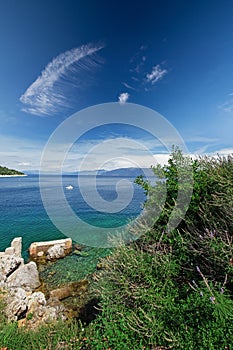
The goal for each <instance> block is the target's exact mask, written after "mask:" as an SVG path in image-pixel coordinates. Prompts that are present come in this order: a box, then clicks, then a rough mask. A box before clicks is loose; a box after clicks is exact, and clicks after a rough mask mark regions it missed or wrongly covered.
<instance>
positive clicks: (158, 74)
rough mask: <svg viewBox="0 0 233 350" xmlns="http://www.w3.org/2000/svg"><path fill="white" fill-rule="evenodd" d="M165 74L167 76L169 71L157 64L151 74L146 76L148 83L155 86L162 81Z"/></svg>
mask: <svg viewBox="0 0 233 350" xmlns="http://www.w3.org/2000/svg"><path fill="white" fill-rule="evenodd" d="M165 74H167V70H166V69H162V68H161V66H160V65H159V64H157V65H156V66H154V67H153V68H152V71H151V73H147V74H146V81H147V82H151V84H152V85H154V84H155V83H157V81H159V80H161V79H162V78H163V77H164V75H165Z"/></svg>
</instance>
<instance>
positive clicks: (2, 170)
mask: <svg viewBox="0 0 233 350" xmlns="http://www.w3.org/2000/svg"><path fill="white" fill-rule="evenodd" d="M0 175H4V176H6V175H25V174H24V173H22V172H21V171H18V170H14V169H8V168H7V167H5V166H0Z"/></svg>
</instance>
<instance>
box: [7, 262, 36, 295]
mask: <svg viewBox="0 0 233 350" xmlns="http://www.w3.org/2000/svg"><path fill="white" fill-rule="evenodd" d="M7 286H8V287H13V288H16V287H22V288H25V289H26V290H35V289H36V288H38V287H39V286H40V280H39V272H38V270H37V266H36V263H35V262H34V261H30V262H29V263H28V264H26V265H23V266H20V267H19V268H18V269H17V270H16V271H14V272H13V273H12V274H11V275H10V276H9V277H8V279H7Z"/></svg>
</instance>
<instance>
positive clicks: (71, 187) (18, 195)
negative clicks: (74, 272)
mask: <svg viewBox="0 0 233 350" xmlns="http://www.w3.org/2000/svg"><path fill="white" fill-rule="evenodd" d="M122 179H123V178H121V177H117V176H116V177H115V176H114V177H113V176H109V177H108V176H100V177H99V178H98V181H96V186H97V191H98V193H99V195H100V196H101V197H102V198H103V200H104V201H107V202H109V203H110V205H111V201H114V200H115V199H116V198H117V184H118V183H119V181H120V180H122ZM57 180H58V179H57V176H53V175H44V176H43V189H44V190H46V189H47V191H48V193H49V191H50V190H51V189H53V192H54V187H55V188H56V186H57V183H58V182H57ZM124 180H125V178H124ZM127 180H128V181H129V183H130V184H131V186H132V188H133V196H132V200H131V201H130V203H129V204H128V205H127V206H126V207H125V208H123V209H121V210H120V211H119V212H112V213H105V212H103V211H98V210H96V209H95V208H92V207H91V206H90V205H89V204H88V203H87V202H86V200H85V198H83V195H82V194H83V193H85V192H86V193H88V194H89V196H91V193H90V191H91V186H90V183H92V182H93V181H94V179H93V178H92V177H91V176H83V179H82V192H81V191H80V187H79V183H78V181H77V176H76V175H63V177H62V187H63V189H64V195H65V198H66V201H67V203H68V205H69V206H70V207H71V208H72V210H73V212H74V213H75V215H77V217H79V218H80V219H81V221H82V222H86V223H88V224H89V225H90V226H89V227H93V226H95V227H99V228H101V227H104V228H108V227H111V228H112V227H115V228H118V227H122V225H125V224H126V223H127V222H128V221H129V220H132V219H134V218H136V217H138V216H139V215H140V213H141V211H142V208H143V203H144V202H145V199H146V198H145V194H144V192H143V190H142V188H141V187H139V186H138V185H136V184H134V180H135V178H134V177H129V178H127ZM126 191H127V187H126ZM67 203H66V205H67ZM56 205H57V207H59V210H60V212H62V210H63V207H62V206H63V205H64V201H61V203H60V202H59V198H57V199H56ZM0 214H1V216H0V251H4V249H5V248H6V247H8V246H9V245H10V242H11V241H12V239H13V238H15V237H18V236H21V237H22V238H23V256H24V258H27V257H28V248H29V246H30V244H31V243H32V242H37V241H47V240H54V239H60V238H65V237H67V235H66V236H64V233H63V232H61V231H60V229H59V228H58V227H56V226H55V224H54V223H53V222H52V221H51V219H50V217H49V215H48V213H47V211H46V210H45V207H44V204H43V201H42V198H41V192H40V182H39V176H38V175H28V176H26V177H1V178H0ZM66 220H67V218H66ZM87 227H88V226H87ZM81 229H82V225H81V226H80V228H79V227H77V231H79V230H81ZM86 233H87V234H88V232H86ZM76 243H80V242H78V240H77V242H76Z"/></svg>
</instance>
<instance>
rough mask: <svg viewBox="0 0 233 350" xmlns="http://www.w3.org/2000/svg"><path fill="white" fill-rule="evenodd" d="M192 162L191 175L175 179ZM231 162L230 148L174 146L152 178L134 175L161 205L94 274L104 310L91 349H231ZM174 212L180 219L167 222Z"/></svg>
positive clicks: (95, 326)
mask: <svg viewBox="0 0 233 350" xmlns="http://www.w3.org/2000/svg"><path fill="white" fill-rule="evenodd" d="M190 166H191V167H192V174H193V182H191V181H190V182H188V181H178V179H179V177H182V176H183V177H186V179H187V178H188V173H189V174H190ZM232 170H233V158H232V156H228V157H227V158H222V157H218V158H207V157H205V158H200V159H196V160H191V159H187V158H186V157H184V156H183V155H182V153H181V152H180V151H179V150H174V152H173V154H172V156H171V159H170V160H169V163H168V165H167V166H164V167H161V166H159V167H156V168H154V172H155V174H156V175H157V176H158V177H159V178H160V181H158V182H157V185H156V186H151V185H150V183H149V182H148V181H144V179H143V178H142V177H139V178H137V180H136V182H137V183H138V184H140V185H141V186H143V188H144V190H145V191H146V192H147V193H148V194H149V197H148V200H147V203H146V204H145V206H146V208H147V209H148V211H149V213H153V210H154V209H155V208H156V210H158V209H159V210H160V211H161V213H160V216H159V217H158V218H157V220H156V221H153V220H152V221H151V223H152V225H151V226H150V225H149V226H148V225H147V223H145V228H144V230H143V231H144V232H146V235H144V236H143V237H141V238H140V239H139V240H138V241H136V242H135V243H132V244H130V245H128V246H121V247H119V248H118V249H117V250H116V252H115V253H114V254H113V255H112V256H111V257H110V258H109V259H108V267H107V268H106V269H105V270H104V271H103V272H102V273H100V274H99V279H98V282H97V284H96V286H95V288H96V293H99V295H100V296H101V300H102V301H101V309H102V313H101V315H100V316H99V317H98V318H97V320H96V321H95V322H94V324H93V325H92V326H91V328H89V331H90V333H91V335H92V338H93V340H91V341H90V343H89V345H90V349H92V348H95V349H151V350H152V349H233V345H232V344H233V328H232V321H233V300H232V296H233V261H232V257H233V246H232V237H233V230H232V228H233V215H232V210H233V202H232V201H233V186H232V185H233V171H232ZM164 179H165V181H164ZM161 180H163V181H161ZM181 180H182V179H181ZM165 186H166V198H165V201H164V198H163V193H164V188H165ZM191 186H192V187H193V191H192V193H191V201H190V204H189V208H188V210H187V213H186V215H185V216H183V213H182V211H181V210H180V211H179V210H175V211H174V208H176V206H177V201H178V192H179V191H183V193H184V195H185V192H187V193H190V188H191ZM183 198H185V197H183ZM161 209H162V210H161ZM156 210H155V212H156ZM174 212H175V214H176V215H177V218H175V219H179V220H178V222H179V224H178V226H177V227H176V228H175V229H173V230H167V224H168V222H169V220H170V215H171V213H174ZM180 214H181V216H180V217H178V216H179V215H180ZM142 226H143V224H142V225H141V226H140V225H139V226H138V227H140V229H143V228H142ZM91 335H90V337H91ZM103 339H104V341H103Z"/></svg>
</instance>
